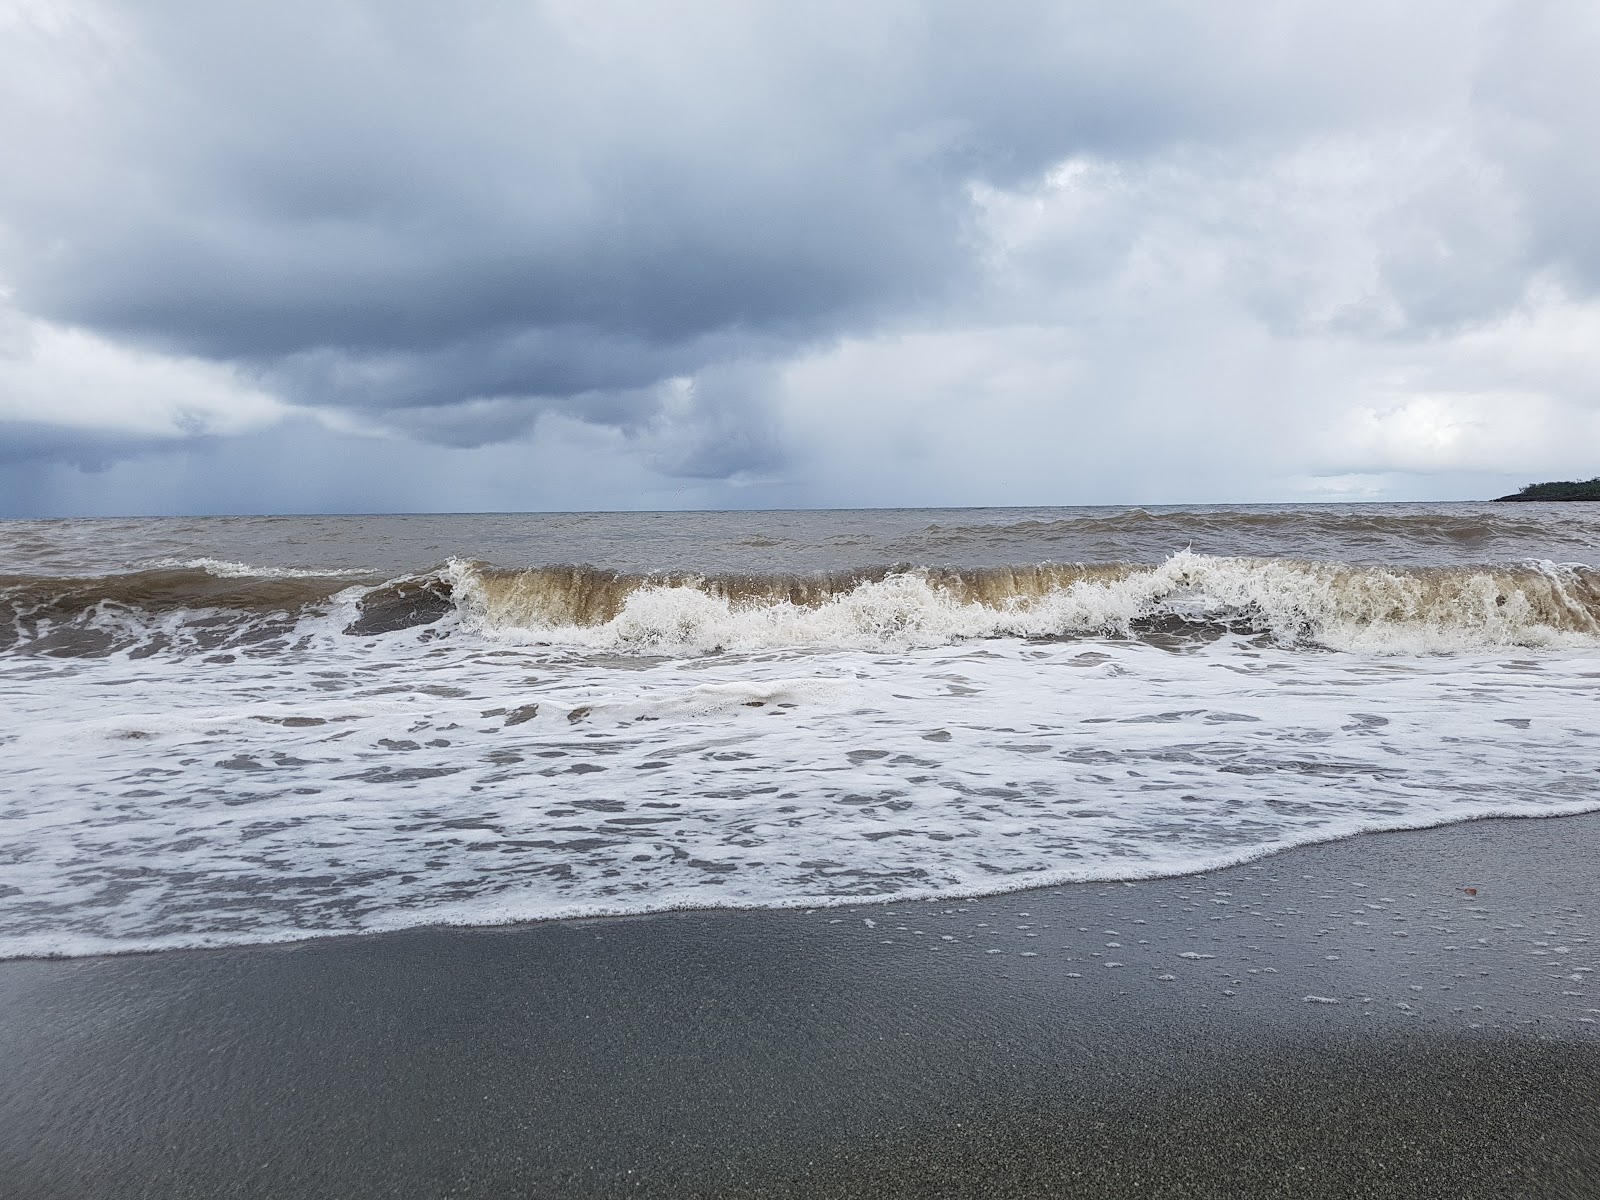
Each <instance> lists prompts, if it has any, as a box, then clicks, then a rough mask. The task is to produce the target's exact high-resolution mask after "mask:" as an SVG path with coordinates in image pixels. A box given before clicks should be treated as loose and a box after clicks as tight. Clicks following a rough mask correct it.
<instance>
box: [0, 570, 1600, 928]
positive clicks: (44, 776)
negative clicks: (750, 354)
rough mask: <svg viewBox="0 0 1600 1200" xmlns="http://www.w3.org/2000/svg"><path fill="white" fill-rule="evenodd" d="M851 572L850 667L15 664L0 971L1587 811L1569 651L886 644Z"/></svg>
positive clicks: (812, 662)
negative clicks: (103, 956)
mask: <svg viewBox="0 0 1600 1200" xmlns="http://www.w3.org/2000/svg"><path fill="white" fill-rule="evenodd" d="M885 582H886V583H888V586H887V587H885V588H882V589H878V590H877V591H876V592H873V593H868V594H866V595H864V596H863V597H861V598H860V599H859V600H858V601H857V602H854V606H853V607H852V606H842V608H841V612H839V613H836V614H833V615H832V616H829V617H826V618H824V619H826V620H829V621H837V622H840V624H836V625H833V626H831V628H832V629H834V630H838V629H841V628H842V629H854V630H858V631H859V630H865V631H867V633H866V635H865V640H864V645H863V648H857V649H849V648H837V649H827V650H819V649H802V650H793V649H790V650H773V649H759V650H747V651H741V652H730V653H724V654H721V655H712V656H695V657H668V658H662V659H649V658H639V657H625V656H623V657H609V656H607V654H605V653H603V652H602V651H603V647H602V646H601V645H599V644H594V645H590V646H586V647H573V646H570V645H557V646H542V647H541V646H537V645H525V646H519V645H512V644H507V643H506V642H505V641H503V640H499V639H491V640H489V641H484V640H482V639H480V638H478V637H475V636H469V635H468V634H467V633H466V631H461V630H458V631H457V635H456V636H450V637H439V636H437V631H436V630H435V629H433V628H432V627H428V628H424V629H421V630H417V629H412V630H404V631H400V632H397V633H391V634H385V635H375V636H372V637H366V638H351V637H346V636H343V635H342V634H341V633H339V632H338V629H339V628H340V625H339V622H340V621H342V620H344V619H345V617H346V616H347V615H348V613H347V612H344V611H337V612H329V613H327V614H325V615H324V616H323V617H321V618H319V620H320V621H321V622H322V624H321V625H319V626H318V627H317V628H316V630H314V631H312V632H305V631H304V630H303V631H302V635H303V636H302V643H297V644H296V645H289V646H285V647H281V648H279V649H278V650H277V651H275V652H274V653H272V654H270V655H263V656H260V657H249V656H240V657H238V658H237V659H236V660H233V661H228V662H215V661H211V662H208V661H205V660H203V659H200V658H196V657H188V658H185V657H182V656H173V655H162V654H157V655H156V656H154V657H147V658H140V657H134V656H132V655H130V654H126V653H118V654H112V655H109V656H107V657H104V658H95V659H55V658H46V657H35V658H30V659H26V660H14V661H13V663H12V664H11V668H12V669H9V670H8V671H7V672H6V674H5V675H4V677H3V678H0V747H3V750H4V753H5V754H6V756H7V760H8V763H9V764H10V766H9V769H8V771H7V773H6V775H5V776H4V777H3V779H0V853H3V854H4V856H5V857H4V863H5V875H4V883H5V887H4V888H3V889H0V954H5V955H18V954H44V953H59V954H80V953H93V952H99V951H106V950H136V949H146V948H156V947H163V946H185V945H187V946H196V945H218V944H233V943H250V942H265V941H280V940H285V939H293V938H300V937H309V936H318V935H325V934H334V933H347V932H360V931H372V930H380V929H393V928H400V927H405V926H412V925H419V924H428V923H436V922H444V923H457V924H479V923H493V922H500V921H513V920H522V919H531V918H542V917H556V916H578V915H592V914H604V913H636V912H644V911H650V910H658V909H664V908H672V907H688V906H708V905H714V906H715V905H727V906H794V905H803V906H806V907H819V906H826V905H831V904H859V903H862V902H863V901H865V900H871V899H885V898H896V899H905V898H910V897H928V896H969V895H980V894H986V893H993V892H998V891H1005V890H1012V889H1017V888H1022V887H1031V886H1036V885H1046V884H1058V883H1065V882H1069V881H1073V880H1096V879H1108V880H1109V879H1121V880H1128V879H1136V878H1142V877H1150V876H1158V875H1166V874H1175V873H1183V872H1191V871H1198V870H1203V869H1206V868H1209V867H1214V866H1220V865H1223V864H1226V863H1234V862H1240V861H1244V860H1248V859H1251V858H1255V857H1259V856H1261V855H1265V854H1270V853H1273V852H1275V851H1278V850H1282V849H1284V848H1286V847H1289V846H1294V845H1299V844H1303V843H1307V842H1315V841H1324V840H1329V839H1333V838H1340V837H1346V836H1349V835H1352V834H1355V833H1358V832H1362V831H1371V830H1381V829H1397V828H1412V827H1419V826H1427V825H1435V824H1441V823H1446V822H1451V821H1459V820H1466V819H1472V818H1475V817H1483V816H1491V815H1528V816H1532V815H1554V814H1558V813H1568V812H1578V811H1586V810H1589V809H1594V808H1600V789H1597V788H1596V786H1595V783H1596V776H1595V763H1596V761H1600V759H1597V754H1596V751H1597V750H1600V720H1596V719H1595V700H1594V681H1595V679H1596V678H1600V656H1597V655H1595V654H1594V653H1592V652H1576V653H1574V652H1571V651H1568V652H1563V653H1553V652H1549V651H1537V652H1527V651H1510V652H1507V651H1500V652H1493V653H1490V652H1485V651H1481V650H1480V651H1475V652H1471V653H1459V654H1456V655H1453V656H1442V657H1421V658H1415V657H1413V658H1404V657H1393V656H1391V657H1373V656H1371V655H1365V654H1355V653H1307V652H1305V651H1295V650H1288V649H1282V648H1278V647H1274V646H1272V645H1270V644H1269V645H1259V644H1256V641H1255V640H1254V639H1249V638H1245V637H1240V636H1226V637H1223V638H1221V639H1220V640H1217V641H1215V642H1212V643H1209V644H1201V643H1199V642H1187V643H1183V644H1182V648H1181V649H1178V650H1168V649H1162V648H1160V647H1159V646H1157V645H1152V644H1146V643H1141V642H1137V641H1128V640H1119V639H1099V640H1095V639H1089V640H1082V641H1076V642H1060V641H1057V642H1045V643H1030V642H1026V641H1022V640H1018V639H1016V638H1007V637H991V638H989V639H988V640H983V641H968V642H964V643H960V644H956V645H935V646H931V647H929V646H920V647H919V646H911V647H909V648H901V647H896V646H895V645H894V644H893V643H894V638H893V637H888V638H885V637H881V636H879V635H878V634H877V633H875V632H873V631H874V630H880V631H881V630H882V629H884V628H886V627H887V626H886V624H885V623H884V622H882V621H878V617H877V616H873V615H872V614H879V616H881V614H883V613H884V612H896V611H900V609H898V608H896V605H897V604H898V603H900V601H898V600H894V599H893V598H894V597H903V596H904V595H905V594H912V595H915V594H916V591H915V589H916V586H917V584H916V583H915V581H914V580H897V581H895V582H893V583H889V582H888V581H885ZM707 599H708V598H707V597H705V596H703V595H702V596H701V598H700V600H697V601H690V602H689V603H690V604H691V605H693V604H701V605H702V608H703V602H704V601H705V600H707ZM342 603H353V601H349V600H348V599H347V600H346V601H343V602H342ZM918 604H920V601H919V602H918ZM691 611H702V610H691ZM720 611H723V610H714V612H720ZM914 611H915V612H916V613H920V614H923V615H924V616H926V614H927V612H928V611H929V610H928V608H927V606H921V607H914ZM933 611H936V612H937V611H939V610H937V609H934V610H933ZM852 614H854V615H852ZM732 616H733V617H734V619H736V620H737V619H741V618H742V614H739V613H733V614H732ZM716 619H719V620H720V619H721V618H720V617H717V618H716ZM762 619H763V620H765V619H766V618H762ZM793 619H795V620H800V621H803V620H805V619H806V618H805V616H804V615H803V614H801V613H799V612H797V613H796V614H794V616H793ZM874 622H878V623H876V624H875V623H874ZM642 627H644V628H648V629H650V630H657V631H659V630H662V629H667V630H678V629H681V628H685V627H687V628H688V629H689V636H691V637H697V636H700V635H699V634H696V633H695V632H694V630H695V628H697V627H696V626H695V625H694V624H693V622H690V623H689V624H688V625H687V626H683V625H675V624H671V623H667V622H664V621H663V620H661V619H658V618H651V619H650V620H649V621H646V622H645V623H644V625H643V626H642ZM701 628H703V626H702V627H701ZM900 628H902V629H906V628H912V626H911V625H910V624H909V623H907V624H904V625H902V626H900ZM590 632H591V633H594V632H595V630H594V629H593V628H591V630H590ZM653 636H654V635H653V634H652V635H651V637H653ZM675 636H676V635H675ZM644 641H645V642H646V643H648V644H652V645H655V646H657V648H660V646H662V645H663V644H664V643H663V642H660V641H655V642H651V641H650V638H645V639H644ZM613 644H629V645H636V644H639V643H638V642H637V641H635V642H628V643H613Z"/></svg>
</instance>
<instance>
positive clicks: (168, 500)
mask: <svg viewBox="0 0 1600 1200" xmlns="http://www.w3.org/2000/svg"><path fill="white" fill-rule="evenodd" d="M1597 64H1600V5H1597V4H1595V3H1593V0H1574V2H1571V3H1563V2H1562V0H1539V2H1529V3H1500V2H1497V0H1437V2H1435V0H1406V3H1403V4H1396V3H1394V2H1393V0H1382V2H1373V3H1368V2H1365V0H1337V2H1335V0H1328V2H1325V3H1295V2H1293V0H1261V2H1259V3H1257V2H1247V0H1229V2H1227V3H1202V2H1201V0H1188V2H1184V3H1179V2H1176V0H1174V2H1167V3H1163V2H1154V0H1152V2H1148V3H1126V2H1121V0H1118V2H1115V3H1113V2H1111V0H1104V2H1083V3H1063V2H1061V0H1049V2H1042V3H1025V2H1017V3H1005V2H998V3H997V2H995V0H990V2H988V3H984V4H976V3H959V4H958V3H948V4H946V3H939V2H937V0H920V2H917V3H899V2H896V0H874V2H872V3H862V2H861V0H848V2H840V3H834V2H832V0H808V2H807V3H804V4H796V3H793V2H792V0H786V2H783V3H777V2H773V3H766V2H765V0H672V2H671V3H666V2H662V0H653V2H649V3H645V2H637V3H634V2H627V0H570V2H569V0H555V2H548V3H530V2H528V0H515V2H513V0H506V2H498V0H468V2H465V3H460V4H448V5H447V4H439V3H436V2H432V0H429V2H423V0H415V2H412V0H271V2H270V3H268V2H262V3H243V4H218V3H216V2H215V0H138V2H129V3H126V4H117V3H94V2H91V0H0V148H3V161H0V514H9V515H74V514H89V513H162V512H273V511H279V512H305V511H394V510H400V511H425V510H441V511H460V510H475V509H500V510H507V509H509V510H516V509H590V508H676V507H694V508H723V507H773V506H776V507H812V506H838V507H849V506H868V505H908V506H909V505H965V504H1075V503H1177V502H1189V501H1258V500H1315V499H1340V498H1370V499H1414V498H1415V499H1427V498H1445V499H1455V498H1474V497H1488V496H1493V495H1496V494H1498V493H1499V492H1502V491H1506V490H1509V489H1511V488H1513V487H1515V486H1518V485H1520V484H1522V483H1525V482H1529V481H1532V480H1535V479H1542V478H1569V477H1584V478H1587V477H1588V476H1591V475H1595V474H1597V473H1600V216H1597V214H1600V68H1597Z"/></svg>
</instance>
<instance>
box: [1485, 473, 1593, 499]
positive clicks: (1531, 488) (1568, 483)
mask: <svg viewBox="0 0 1600 1200" xmlns="http://www.w3.org/2000/svg"><path fill="white" fill-rule="evenodd" d="M1495 499H1496V500H1600V475H1596V476H1595V477H1594V478H1593V479H1583V480H1568V479H1564V480H1559V481H1557V482H1554V483H1530V484H1529V485H1528V486H1527V487H1525V488H1523V489H1522V490H1521V491H1520V492H1516V493H1514V494H1513V495H1510V496H1496V497H1495Z"/></svg>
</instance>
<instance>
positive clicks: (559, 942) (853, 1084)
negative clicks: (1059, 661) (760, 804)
mask: <svg viewBox="0 0 1600 1200" xmlns="http://www.w3.org/2000/svg"><path fill="white" fill-rule="evenodd" d="M1597 851H1600V815H1587V816H1574V817H1563V818H1549V819H1525V820H1486V821H1477V822H1469V823H1464V824H1457V825H1451V826H1446V827H1442V828H1434V829H1428V830H1419V831H1414V832H1389V833H1381V834H1371V835H1362V836H1359V837H1355V838H1351V839H1347V840H1344V841H1339V842H1335V843H1331V844H1326V845H1319V846H1310V847H1302V848H1299V849H1296V850H1292V851H1289V852H1287V853H1284V854H1280V855H1275V856H1271V857H1268V858H1265V859H1262V860H1259V861H1256V862H1252V863H1247V864H1242V865H1239V866H1235V867H1231V868H1228V869H1225V870H1221V871H1215V872H1210V873H1206V874H1201V875H1194V876H1188V877H1180V878H1172V879H1163V880H1150V881H1144V882H1140V883H1137V884H1131V885H1130V884H1122V883H1086V884H1078V885H1071V886H1065V887H1056V888H1049V889H1043V890H1038V891H1031V892H1020V893H1013V894H1010V895H1003V896H996V897H991V898H985V899H971V900H962V901H936V902H915V903H906V902H902V903H899V904H890V905H868V904H863V905H859V906H857V907H854V908H831V909H817V910H813V911H810V912H806V911H800V910H796V911H739V912H730V911H705V912H673V913H664V914H657V915H651V916H644V917H630V918H610V919H595V920H581V921H552V922H539V923H529V924H522V925H513V926H505V927H500V928H480V929H460V928H419V929H412V930H406V931H401V932H395V933H385V934H375V935H369V936H362V937H347V938H325V939H319V940H315V941H307V942H303V943H298V944H291V945H279V946H259V947H245V948H230V949H222V950H195V951H172V952H163V953H154V954H135V955H125V956H112V957H98V958H78V959H69V960H18V961H10V962H6V963H3V964H0V1011H3V1012H5V1013H6V1017H5V1020H4V1021H3V1023H0V1041H3V1049H0V1054H3V1060H4V1061H5V1063H6V1064H7V1072H6V1073H7V1086H6V1088H5V1089H4V1092H3V1096H0V1180H4V1181H5V1184H6V1186H5V1193H6V1195H7V1196H9V1197H15V1198H16V1200H34V1198H43V1197H82V1198H86V1200H87V1198H94V1197H118V1198H126V1197H157V1196H159V1197H183V1196H197V1197H198V1196H207V1197H210V1196H240V1197H246V1196H248V1197H279V1196H282V1197H291V1196H293V1197H317V1196H328V1197H346V1198H356V1197H367V1196H373V1197H376V1196H440V1197H444V1196H507V1195H529V1196H543V1195H562V1196H569V1195H570V1196H612V1195H649V1196H719V1195H720V1196H747V1195H764V1196H790V1195H794V1196H841V1197H844V1196H892V1195H907V1196H911V1195H957V1196H1076V1195H1084V1196H1218V1197H1222V1196H1308V1197H1310V1196H1375V1197H1377V1196H1382V1197H1394V1196H1419V1197H1421V1196H1427V1197H1434V1196H1452V1197H1480V1196H1481V1197H1502V1196H1503V1197H1512V1196H1517V1197H1521V1196H1539V1197H1546V1196H1548V1197H1586V1196H1593V1195H1597V1194H1600V1024H1597V1023H1596V1018H1600V989H1596V988H1594V987H1593V985H1592V984H1591V982H1590V981H1591V980H1592V979H1593V978H1594V975H1593V974H1592V971H1593V970H1594V968H1596V967H1597V966H1600V963H1597V962H1596V959H1600V951H1597V948H1596V942H1595V940H1594V937H1595V934H1596V932H1597V931H1600V923H1597V922H1596V920H1595V915H1596V914H1595V905H1596V901H1595V897H1596V895H1597V894H1600V853H1597ZM1467 888H1473V889H1476V891H1475V894H1469V893H1468V892H1467V891H1465V890H1464V889H1467Z"/></svg>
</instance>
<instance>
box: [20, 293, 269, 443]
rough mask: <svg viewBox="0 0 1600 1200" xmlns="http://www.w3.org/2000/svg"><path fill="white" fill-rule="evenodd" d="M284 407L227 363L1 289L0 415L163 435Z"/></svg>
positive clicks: (256, 420)
mask: <svg viewBox="0 0 1600 1200" xmlns="http://www.w3.org/2000/svg"><path fill="white" fill-rule="evenodd" d="M283 412H284V407H283V405H282V404H280V403H279V402H278V401H277V400H276V399H275V398H273V397H272V396H271V395H269V394H267V393H266V392H264V391H262V390H260V389H259V388H257V387H254V386H252V385H251V384H250V383H249V382H248V381H247V380H245V379H244V378H242V377H241V375H240V373H239V372H238V370H236V369H235V368H233V367H231V366H228V365H226V364H222V363H215V362H208V361H206V360H204V359H199V358H190V357H182V356H172V355H165V354H161V353H158V352H155V351H150V350H142V349H138V348H136V347H130V346H126V345H119V344H118V343H116V342H114V341H111V340H109V339H107V338H104V337H100V336H97V335H96V334H94V333H91V332H89V331H88V330H84V329H75V328H72V327H70V326H63V325H58V324H54V323H52V322H49V321H41V320H38V319H37V318H33V317H29V316H27V315H26V314H23V313H20V312H18V311H17V310H16V309H15V308H12V307H9V306H7V305H5V304H4V302H3V298H0V421H7V422H18V423H24V424H28V425H33V426H46V427H55V428H59V429H63V430H74V429H76V430H89V431H94V432H96V433H104V434H112V435H121V436H128V437H133V438H138V439H158V440H165V439H182V438H191V437H197V436H222V437H225V436H231V435H237V434H241V433H247V432H251V431H253V430H257V429H261V428H263V427H265V426H267V425H270V424H272V423H273V422H275V421H277V420H278V419H279V418H280V417H281V416H282V415H283Z"/></svg>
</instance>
